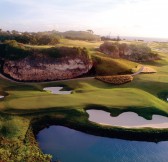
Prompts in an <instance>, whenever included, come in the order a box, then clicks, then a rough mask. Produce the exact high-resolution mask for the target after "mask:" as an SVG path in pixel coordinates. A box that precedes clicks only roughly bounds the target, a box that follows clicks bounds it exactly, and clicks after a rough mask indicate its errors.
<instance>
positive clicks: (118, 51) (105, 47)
mask: <svg viewBox="0 0 168 162" xmlns="http://www.w3.org/2000/svg"><path fill="white" fill-rule="evenodd" d="M99 50H100V51H101V52H103V53H105V54H108V55H110V56H111V57H113V58H124V59H128V60H131V61H135V62H147V61H154V60H157V59H159V56H158V54H157V53H156V52H153V51H152V50H151V48H150V47H148V46H147V45H146V44H145V43H137V44H135V43H134V44H126V43H121V44H120V43H118V42H114V43H113V42H109V41H106V42H104V43H103V44H101V45H100V48H99Z"/></svg>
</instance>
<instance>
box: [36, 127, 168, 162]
mask: <svg viewBox="0 0 168 162" xmlns="http://www.w3.org/2000/svg"><path fill="white" fill-rule="evenodd" d="M37 141H38V143H39V145H40V148H41V149H42V151H43V152H44V153H47V154H51V155H52V156H53V160H60V161H61V162H168V141H163V142H159V143H153V142H138V141H129V140H121V139H113V138H105V137H98V136H93V135H89V134H85V133H82V132H79V131H76V130H73V129H69V128H67V127H63V126H50V127H49V128H45V129H43V130H41V131H40V132H39V134H38V135H37Z"/></svg>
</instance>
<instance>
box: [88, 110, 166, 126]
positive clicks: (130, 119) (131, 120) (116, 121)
mask: <svg viewBox="0 0 168 162" xmlns="http://www.w3.org/2000/svg"><path fill="white" fill-rule="evenodd" d="M86 112H87V113H88V114H89V120H90V121H92V122H95V123H98V124H103V125H111V126H119V127H126V128H134V127H135V128H142V127H151V128H168V117H164V116H161V115H153V118H152V120H146V119H144V118H143V117H141V116H138V115H137V114H136V113H134V112H125V113H122V114H120V115H119V116H117V117H112V116H110V113H108V112H106V111H102V110H87V111H86Z"/></svg>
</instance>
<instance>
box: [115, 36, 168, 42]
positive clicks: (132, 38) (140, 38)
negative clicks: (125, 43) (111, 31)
mask: <svg viewBox="0 0 168 162" xmlns="http://www.w3.org/2000/svg"><path fill="white" fill-rule="evenodd" d="M119 37H120V39H122V40H123V39H126V40H143V41H145V42H153V41H156V42H168V38H147V37H129V36H119ZM112 38H116V37H112Z"/></svg>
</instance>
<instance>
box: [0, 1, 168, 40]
mask: <svg viewBox="0 0 168 162" xmlns="http://www.w3.org/2000/svg"><path fill="white" fill-rule="evenodd" d="M167 16H168V0H0V29H3V30H18V31H47V30H57V31H67V30H88V29H91V30H93V31H94V33H96V34H99V35H105V36H109V35H111V36H118V35H119V36H139V37H156V38H168V18H167Z"/></svg>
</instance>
